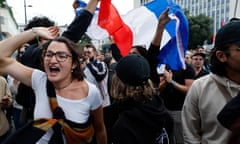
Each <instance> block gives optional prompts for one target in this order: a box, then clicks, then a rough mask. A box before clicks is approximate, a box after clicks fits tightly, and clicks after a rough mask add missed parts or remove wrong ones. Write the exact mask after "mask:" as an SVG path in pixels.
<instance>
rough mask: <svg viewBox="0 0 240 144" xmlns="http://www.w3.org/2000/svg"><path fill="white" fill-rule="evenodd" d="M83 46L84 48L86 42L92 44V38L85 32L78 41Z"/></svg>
mask: <svg viewBox="0 0 240 144" xmlns="http://www.w3.org/2000/svg"><path fill="white" fill-rule="evenodd" d="M78 44H79V45H80V47H81V48H84V46H85V45H86V44H92V42H91V38H89V36H88V35H86V34H84V35H83V36H82V38H81V40H80V41H79V42H78Z"/></svg>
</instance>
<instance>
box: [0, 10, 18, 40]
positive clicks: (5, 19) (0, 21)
mask: <svg viewBox="0 0 240 144" xmlns="http://www.w3.org/2000/svg"><path fill="white" fill-rule="evenodd" d="M18 33H19V30H18V26H17V23H16V22H15V21H14V19H13V17H12V16H11V15H10V12H9V9H8V8H1V7H0V40H2V39H4V38H6V37H8V36H11V35H16V34H18Z"/></svg>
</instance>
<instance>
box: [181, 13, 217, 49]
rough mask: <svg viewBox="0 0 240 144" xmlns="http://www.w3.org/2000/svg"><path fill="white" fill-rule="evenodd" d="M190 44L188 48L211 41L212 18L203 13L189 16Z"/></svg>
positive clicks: (194, 47)
mask: <svg viewBox="0 0 240 144" xmlns="http://www.w3.org/2000/svg"><path fill="white" fill-rule="evenodd" d="M186 15H187V18H188V22H189V44H188V49H196V48H197V46H198V45H203V43H204V41H207V42H208V43H210V42H211V38H212V31H213V30H212V23H213V22H212V19H211V18H210V17H207V16H205V15H203V14H200V15H198V16H189V14H188V12H186Z"/></svg>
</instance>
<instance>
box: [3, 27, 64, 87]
mask: <svg viewBox="0 0 240 144" xmlns="http://www.w3.org/2000/svg"><path fill="white" fill-rule="evenodd" d="M58 34H59V33H58V28H57V27H50V28H41V27H38V28H33V29H31V30H27V31H24V32H22V33H20V34H18V35H15V36H13V37H10V38H8V39H5V40H3V41H1V42H0V73H5V74H9V75H11V76H12V77H14V78H15V79H17V80H19V81H21V82H23V83H24V84H26V85H27V86H31V76H32V71H33V69H32V68H29V67H26V66H24V65H22V64H21V63H19V62H17V61H16V60H15V59H13V58H11V55H12V54H13V52H14V51H15V50H16V49H17V48H19V47H20V46H21V45H23V44H24V43H27V42H28V41H30V40H32V39H34V38H35V37H41V38H43V39H53V38H55V37H56V36H57V35H58Z"/></svg>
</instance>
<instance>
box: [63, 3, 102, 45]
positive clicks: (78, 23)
mask: <svg viewBox="0 0 240 144" xmlns="http://www.w3.org/2000/svg"><path fill="white" fill-rule="evenodd" d="M98 2H99V0H90V1H89V2H88V4H87V6H86V7H85V8H84V10H82V11H81V12H80V14H79V15H78V16H76V17H75V19H74V20H73V21H72V22H71V24H70V25H69V26H68V27H67V30H66V31H64V32H63V34H62V36H65V37H67V38H68V39H70V40H72V41H74V42H78V41H79V40H80V39H81V38H82V36H83V34H84V33H85V32H86V31H87V28H88V26H89V25H90V24H91V21H92V18H93V14H94V12H95V10H96V7H97V4H98ZM73 8H74V9H75V10H76V9H77V8H78V0H75V1H74V2H73Z"/></svg>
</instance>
